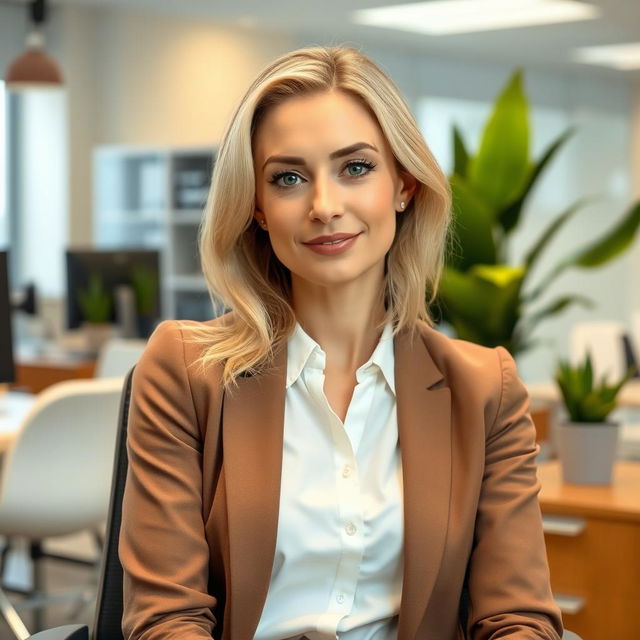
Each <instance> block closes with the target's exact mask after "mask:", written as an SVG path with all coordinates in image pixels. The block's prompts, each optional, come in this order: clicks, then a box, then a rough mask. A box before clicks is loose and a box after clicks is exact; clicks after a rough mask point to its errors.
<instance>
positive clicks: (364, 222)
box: [253, 91, 415, 286]
mask: <svg viewBox="0 0 640 640" xmlns="http://www.w3.org/2000/svg"><path fill="white" fill-rule="evenodd" d="M253 162H254V168H255V175H256V211H255V217H256V219H257V220H258V223H261V222H266V229H267V231H268V233H269V238H270V241H271V246H272V248H273V251H274V253H275V254H276V256H277V257H278V259H279V260H280V261H281V262H282V263H283V264H284V265H285V266H286V267H287V268H288V269H289V270H290V271H291V276H292V279H293V280H295V279H296V278H301V279H303V280H305V281H307V282H309V283H314V284H316V285H320V286H332V285H338V284H346V283H348V282H353V281H356V280H360V279H366V281H369V282H370V281H371V278H372V277H373V278H374V279H375V280H376V282H378V283H379V282H381V281H382V278H383V276H384V258H385V255H386V254H387V252H388V251H389V249H390V248H391V245H392V243H393V239H394V236H395V230H396V213H395V212H396V211H402V208H401V204H400V203H401V202H402V201H404V202H405V205H406V206H405V207H404V209H405V210H406V208H407V207H408V205H409V199H410V197H411V195H412V194H413V191H414V189H415V179H414V178H412V177H411V176H410V175H408V174H404V172H403V175H402V177H401V176H400V175H399V173H398V171H397V169H396V165H395V159H394V156H393V154H392V152H391V149H390V147H389V144H388V143H387V141H386V139H385V137H384V135H383V133H382V131H381V129H380V127H379V125H378V123H377V121H376V120H375V119H374V118H373V117H372V116H371V115H370V114H369V112H368V111H367V110H366V109H365V108H364V107H363V106H362V105H361V104H360V103H359V102H358V101H357V100H356V99H355V98H353V97H351V96H349V95H346V94H344V93H342V92H338V91H333V92H327V93H321V94H311V95H305V96H296V97H293V98H289V99H287V100H285V101H284V102H283V103H281V104H279V105H278V106H276V107H273V108H272V109H271V110H269V111H268V112H267V113H266V115H265V117H264V118H263V120H262V121H261V123H260V125H259V127H258V129H257V130H256V132H255V134H254V140H253ZM261 226H262V225H261ZM263 228H264V227H263ZM337 233H346V234H350V235H352V234H356V235H357V237H356V238H355V239H354V240H350V241H348V242H347V243H346V245H343V246H342V247H341V246H338V245H336V246H334V247H333V249H331V251H332V252H333V253H331V254H328V253H319V252H317V251H314V250H312V249H311V248H310V247H309V246H308V244H307V243H309V241H311V240H314V239H315V238H317V237H318V236H321V235H333V234H337ZM336 249H337V251H336ZM321 251H322V250H321ZM378 278H379V280H377V279H378ZM364 281H365V280H363V282H364Z"/></svg>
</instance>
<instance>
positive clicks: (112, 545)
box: [20, 366, 581, 640]
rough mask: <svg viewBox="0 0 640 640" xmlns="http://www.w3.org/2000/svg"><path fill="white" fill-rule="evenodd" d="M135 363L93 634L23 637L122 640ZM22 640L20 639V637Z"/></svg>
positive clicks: (80, 628) (77, 628) (80, 629)
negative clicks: (121, 541) (123, 535)
mask: <svg viewBox="0 0 640 640" xmlns="http://www.w3.org/2000/svg"><path fill="white" fill-rule="evenodd" d="M134 369H135V366H134V367H133V368H132V369H131V371H129V373H128V374H127V376H126V378H125V383H124V387H123V390H122V400H121V402H120V413H119V418H118V438H117V444H116V455H115V461H114V467H113V484H112V488H111V502H110V507H109V520H108V522H107V543H106V545H105V548H104V555H103V558H102V563H101V569H100V578H101V579H100V587H99V591H98V599H97V602H96V611H95V616H94V622H93V633H92V634H91V636H89V629H88V627H87V626H86V625H65V626H63V627H56V628H55V629H47V630H46V631H41V632H40V633H36V634H34V635H32V636H24V638H28V640H89V638H91V640H124V639H123V635H122V629H121V626H120V625H121V620H122V601H123V598H122V579H123V572H122V565H121V564H120V559H119V557H118V538H119V535H120V521H121V519H122V497H123V494H124V485H125V480H126V477H127V445H126V443H127V419H128V416H129V402H130V398H131V379H132V376H133V371H134ZM562 638H563V640H581V639H580V637H579V636H577V635H576V634H575V633H572V632H571V631H565V632H564V634H563V636H562ZM20 640H23V638H20Z"/></svg>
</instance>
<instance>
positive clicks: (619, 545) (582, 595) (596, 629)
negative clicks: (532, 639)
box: [538, 460, 640, 640]
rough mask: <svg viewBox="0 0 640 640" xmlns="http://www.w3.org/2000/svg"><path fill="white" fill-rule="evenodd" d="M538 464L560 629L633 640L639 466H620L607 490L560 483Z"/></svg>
mask: <svg viewBox="0 0 640 640" xmlns="http://www.w3.org/2000/svg"><path fill="white" fill-rule="evenodd" d="M560 471H561V470H560V465H559V462H558V461H556V460H554V461H552V462H546V463H542V464H540V465H539V467H538V477H539V479H540V482H541V484H542V489H541V491H540V495H539V500H540V508H541V511H542V516H543V523H544V530H545V543H546V546H547V557H548V559H549V570H550V572H551V586H552V589H553V592H554V596H555V597H556V600H557V602H558V604H559V605H560V608H561V609H562V611H563V619H564V624H565V627H566V628H568V629H571V631H574V632H575V633H578V634H579V635H580V636H582V638H583V640H603V639H605V638H615V639H616V640H635V639H636V638H637V637H638V623H637V616H638V604H639V603H640V463H638V462H618V463H617V464H616V467H615V471H614V478H613V482H612V484H611V485H602V486H578V485H565V484H563V483H562V480H561V473H560Z"/></svg>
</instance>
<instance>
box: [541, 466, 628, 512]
mask: <svg viewBox="0 0 640 640" xmlns="http://www.w3.org/2000/svg"><path fill="white" fill-rule="evenodd" d="M538 478H539V480H540V482H541V484H542V488H541V490H540V494H539V501H540V506H541V507H542V509H543V510H544V511H545V512H546V513H552V512H553V513H562V514H567V515H572V514H579V515H591V516H595V517H606V518H609V519H614V520H634V521H638V522H640V462H627V461H618V462H616V464H615V467H614V471H613V481H612V483H611V484H610V485H575V484H564V483H563V482H562V477H561V469H560V462H559V461H558V460H553V461H550V462H543V463H539V464H538Z"/></svg>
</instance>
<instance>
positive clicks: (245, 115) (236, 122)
mask: <svg viewBox="0 0 640 640" xmlns="http://www.w3.org/2000/svg"><path fill="white" fill-rule="evenodd" d="M335 90H337V91H342V92H344V93H346V94H348V95H350V96H352V97H354V98H356V99H357V100H359V101H360V102H361V104H363V105H364V106H365V107H366V108H367V109H368V111H369V112H370V113H371V114H372V115H373V117H374V118H375V119H376V120H377V122H378V124H379V126H380V128H381V130H382V132H383V134H384V136H385V137H386V139H387V141H388V143H389V146H390V147H391V150H392V152H393V154H394V156H395V159H396V163H397V166H398V169H400V170H404V171H406V172H408V173H410V174H411V175H412V176H413V177H414V178H415V179H416V180H417V188H416V191H415V193H414V197H413V199H412V200H411V202H410V203H409V206H408V207H407V209H406V210H405V211H404V212H403V213H401V214H397V216H396V218H397V220H396V222H397V226H396V235H395V238H394V241H393V244H392V246H391V249H390V250H389V252H388V253H387V256H386V264H385V283H384V288H382V289H381V291H380V299H381V300H380V301H381V302H384V306H385V317H384V319H383V321H382V322H381V323H380V327H379V328H381V327H382V326H383V325H384V324H386V322H388V321H391V322H392V326H393V331H394V335H395V334H396V333H397V332H398V331H400V330H401V329H404V328H406V329H408V330H410V331H411V332H412V333H413V331H415V329H416V320H423V321H425V322H426V323H427V324H429V325H430V326H433V320H432V318H431V316H430V314H429V311H428V306H429V305H430V304H431V303H432V302H433V300H434V298H435V296H436V293H437V288H438V281H439V279H440V275H441V272H442V267H443V262H444V251H445V246H446V243H447V238H448V233H447V232H448V228H449V224H450V210H451V192H450V187H449V182H448V180H447V178H446V176H445V175H444V174H443V172H442V170H441V169H440V167H439V165H438V163H437V162H436V160H435V158H434V156H433V154H432V153H431V151H430V150H429V148H428V147H427V144H426V142H425V141H424V138H423V137H422V135H421V133H420V131H419V129H418V126H417V124H416V121H415V118H414V117H413V115H412V113H411V111H410V110H409V108H408V106H407V105H406V103H405V101H404V100H403V98H402V97H401V95H400V92H399V91H398V89H397V88H396V86H395V85H394V83H393V82H392V81H391V79H390V78H389V77H388V76H387V75H386V74H385V73H384V72H383V71H382V70H381V69H380V68H379V67H378V66H376V64H375V63H374V62H373V61H372V60H370V59H369V58H367V57H366V56H365V55H364V54H362V53H361V52H360V51H358V50H357V49H354V48H352V47H347V46H331V47H313V48H305V49H298V50H296V51H292V52H290V53H288V54H286V55H283V56H281V57H280V58H278V59H277V60H275V61H274V62H272V63H271V64H269V65H268V66H267V67H266V68H265V69H264V70H263V71H262V72H261V73H260V74H259V75H258V77H257V78H256V79H255V80H254V82H253V83H252V84H251V86H250V87H249V89H248V90H247V92H246V93H245V95H244V96H243V98H242V99H241V101H240V104H239V105H238V107H237V108H236V110H235V112H234V113H233V115H232V117H231V120H230V122H229V124H228V125H227V128H226V131H225V134H224V136H223V139H222V143H221V145H220V147H219V151H218V156H217V159H216V162H215V166H214V170H213V177H212V183H211V189H210V191H209V197H208V199H207V204H206V208H205V212H204V217H203V222H202V225H201V228H200V233H199V249H200V257H201V261H202V269H203V272H204V276H205V278H206V281H207V285H208V288H209V292H210V295H211V300H212V302H213V303H214V306H215V305H220V303H222V304H224V306H225V307H226V308H227V310H231V311H233V313H228V314H226V315H225V317H224V322H216V323H214V324H213V325H211V326H209V325H205V324H202V323H181V326H182V329H183V331H184V332H185V333H184V335H185V340H187V341H189V342H195V343H198V344H200V345H202V352H201V355H200V357H199V359H198V360H196V362H195V363H194V364H199V365H200V366H201V367H202V368H203V370H204V369H206V368H207V367H208V366H209V365H212V364H216V363H221V364H223V369H222V383H223V385H224V387H225V389H227V390H229V389H230V388H231V387H232V386H235V385H236V384H237V383H236V377H237V376H238V375H241V374H243V375H253V374H256V373H260V372H261V371H263V370H265V369H266V368H268V367H269V366H270V364H272V359H273V355H274V351H275V349H276V348H278V347H279V346H280V345H282V343H283V342H286V340H287V338H288V337H289V335H290V334H291V332H292V331H293V329H294V328H295V323H296V316H295V314H294V311H293V308H292V307H291V302H290V301H291V274H290V272H289V270H288V269H287V267H285V266H284V265H283V264H282V263H281V262H280V261H279V260H278V258H277V257H276V255H275V253H274V252H273V250H272V249H271V244H270V241H269V237H268V235H267V234H266V233H265V232H264V231H263V230H262V229H261V228H260V227H259V225H258V224H257V222H256V221H255V219H254V217H253V214H254V210H255V175H254V166H253V156H252V142H253V137H254V134H255V131H256V129H257V127H258V125H259V123H260V122H261V120H262V118H263V117H264V115H265V113H266V112H267V110H269V109H272V108H273V107H274V106H276V105H279V104H280V103H282V102H283V101H284V100H287V98H289V97H291V96H299V95H301V94H308V93H319V92H327V91H335ZM187 334H189V335H187Z"/></svg>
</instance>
